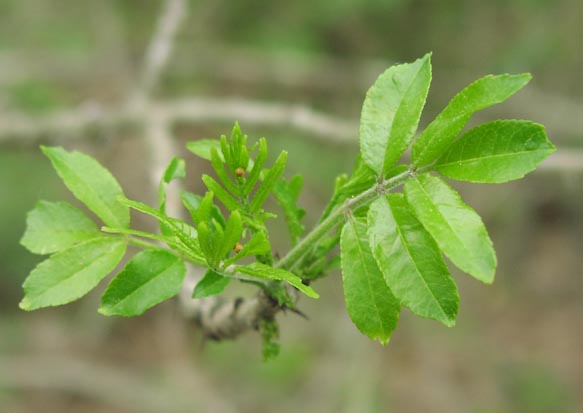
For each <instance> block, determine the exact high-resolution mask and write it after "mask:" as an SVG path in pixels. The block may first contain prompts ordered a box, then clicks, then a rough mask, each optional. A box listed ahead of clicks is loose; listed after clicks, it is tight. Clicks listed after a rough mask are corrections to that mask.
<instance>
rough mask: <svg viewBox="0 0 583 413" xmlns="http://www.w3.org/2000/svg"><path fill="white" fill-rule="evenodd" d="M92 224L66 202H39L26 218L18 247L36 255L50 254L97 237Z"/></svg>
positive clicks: (97, 230) (97, 234)
mask: <svg viewBox="0 0 583 413" xmlns="http://www.w3.org/2000/svg"><path fill="white" fill-rule="evenodd" d="M99 236H100V233H99V229H98V228H97V226H96V225H95V223H94V222H93V221H91V220H90V219H89V218H87V216H86V215H85V214H84V213H83V212H82V211H80V210H79V209H77V208H75V207H74V206H73V205H71V204H68V203H66V202H48V201H39V202H38V203H37V204H36V206H35V208H34V209H33V210H32V211H30V212H29V213H28V215H27V216H26V231H25V233H24V236H23V237H22V239H21V240H20V243H21V244H22V245H23V246H24V247H26V248H27V249H28V250H29V251H30V252H33V253H35V254H41V255H44V254H51V253H53V252H57V251H62V250H64V249H67V248H69V247H70V246H72V245H75V244H78V243H80V242H82V241H86V240H88V239H91V238H96V237H99Z"/></svg>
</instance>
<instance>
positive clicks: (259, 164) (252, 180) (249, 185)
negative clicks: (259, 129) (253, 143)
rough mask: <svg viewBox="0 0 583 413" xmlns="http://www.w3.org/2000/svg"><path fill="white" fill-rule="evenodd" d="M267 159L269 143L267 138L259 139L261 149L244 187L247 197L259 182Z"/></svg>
mask: <svg viewBox="0 0 583 413" xmlns="http://www.w3.org/2000/svg"><path fill="white" fill-rule="evenodd" d="M266 159H267V141H266V140H265V138H261V139H259V149H258V151H257V157H256V158H255V163H254V164H253V167H252V168H251V172H249V177H248V178H247V180H246V181H245V185H244V186H243V192H244V194H245V196H247V195H249V194H250V193H251V191H253V188H254V187H255V184H256V183H257V181H258V180H259V176H260V175H261V170H262V169H263V165H264V164H265V160H266Z"/></svg>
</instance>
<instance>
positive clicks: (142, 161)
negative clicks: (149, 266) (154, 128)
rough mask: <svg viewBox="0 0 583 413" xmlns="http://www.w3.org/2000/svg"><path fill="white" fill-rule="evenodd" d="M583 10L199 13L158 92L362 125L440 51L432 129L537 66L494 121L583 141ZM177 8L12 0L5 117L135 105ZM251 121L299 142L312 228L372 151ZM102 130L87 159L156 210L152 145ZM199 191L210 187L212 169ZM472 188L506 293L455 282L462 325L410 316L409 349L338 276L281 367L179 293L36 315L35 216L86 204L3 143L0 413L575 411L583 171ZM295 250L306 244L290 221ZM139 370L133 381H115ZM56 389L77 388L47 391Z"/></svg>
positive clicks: (148, 1) (184, 130) (331, 7)
mask: <svg viewBox="0 0 583 413" xmlns="http://www.w3.org/2000/svg"><path fill="white" fill-rule="evenodd" d="M579 3H580V2H578V1H577V0H560V1H551V0H537V1H526V0H513V1H490V2H482V1H477V0H473V1H461V0H458V1H450V2H420V1H410V0H392V1H380V0H367V1H356V0H345V1H335V0H325V1H319V2H309V1H296V2H283V1H272V2H269V3H267V2H259V1H240V2H227V1H212V2H211V1H191V2H190V9H191V11H190V17H189V18H188V21H187V22H186V24H185V26H184V28H183V29H182V30H181V31H180V33H179V37H178V39H177V49H176V51H175V54H174V57H173V59H172V61H171V63H170V67H169V68H168V71H167V72H166V74H165V76H164V79H163V83H162V87H161V89H160V90H159V92H158V94H157V95H158V96H159V97H161V98H168V99H170V98H176V97H188V96H193V95H194V96H243V97H246V98H257V99H264V100H268V101H271V100H272V101H276V102H277V101H284V102H292V103H294V102H297V103H305V104H307V105H309V106H311V107H314V108H316V109H319V110H322V111H325V112H327V113H333V114H335V115H337V116H338V117H340V118H349V119H355V120H356V119H357V118H358V116H359V110H360V107H361V105H362V100H363V97H364V93H365V91H366V89H367V88H368V86H369V85H370V84H371V83H372V81H374V79H375V78H376V76H377V75H378V74H379V73H380V72H381V71H382V70H384V69H385V68H386V67H387V66H389V65H390V64H391V63H393V62H397V61H399V62H403V61H412V60H414V59H415V58H417V57H419V56H422V55H423V54H425V53H426V52H427V51H429V50H431V51H433V68H434V70H433V71H434V73H433V83H432V89H431V92H430V95H429V99H428V106H427V107H426V110H425V113H424V115H423V117H422V119H421V127H422V128H423V127H424V126H425V125H426V123H427V121H428V120H430V119H432V118H433V116H434V115H435V114H436V113H438V112H439V110H440V109H441V108H442V107H443V106H444V105H445V103H446V102H447V101H448V100H449V98H451V96H452V95H453V94H454V93H455V92H457V91H458V90H460V89H461V88H462V87H463V86H465V85H466V84H467V83H468V82H469V81H472V80H474V79H476V78H478V77H480V76H482V75H484V74H487V73H498V72H511V73H519V72H531V73H532V74H533V81H532V82H531V84H530V85H529V86H528V87H527V90H525V91H523V92H521V93H520V94H518V95H517V96H516V97H515V98H513V99H512V100H511V101H509V102H507V103H505V104H502V105H500V106H499V107H496V108H493V109H489V110H486V111H484V113H483V114H481V115H480V116H479V117H478V118H477V119H476V120H475V123H478V122H480V123H482V122H484V121H488V120H491V119H495V118H498V117H503V118H524V119H532V120H534V121H536V122H538V123H541V124H544V125H545V126H547V130H548V133H549V136H550V137H551V139H552V140H553V142H554V143H555V144H556V145H557V147H558V148H559V152H561V151H562V150H565V151H566V150H568V149H569V148H573V149H581V147H582V146H583V145H582V143H583V132H581V131H583V125H582V119H583V118H582V117H581V116H580V113H581V112H580V110H578V108H581V105H582V103H581V102H582V100H583V84H582V83H581V77H580V73H581V72H582V62H583V53H582V48H581V47H582V46H581V39H582V38H583V33H582V30H583V29H582V28H581V25H580V21H581V15H582V13H583V12H582V10H581V8H582V6H581V5H580V4H579ZM159 10H160V2H159V1H154V0H144V1H140V2H137V1H131V0H124V1H118V0H104V1H88V0H86V1H72V0H52V1H46V2H39V1H34V0H2V1H0V126H1V123H2V112H16V111H20V112H25V113H28V114H32V115H35V116H41V115H43V114H50V113H52V112H53V111H56V110H59V109H65V108H69V107H74V106H77V105H80V104H91V102H98V103H101V104H104V105H107V104H111V103H115V102H117V101H119V100H120V99H122V98H123V97H124V96H125V93H127V91H128V90H130V88H131V85H132V81H133V79H134V78H135V74H136V73H137V72H138V70H139V67H140V61H141V56H142V54H143V51H144V49H145V47H146V45H147V43H148V41H149V39H150V36H151V33H152V30H153V28H154V24H155V22H156V17H157V15H158V13H159ZM565 102H566V103H565ZM233 120H235V119H233ZM231 124H232V122H231V121H229V122H227V123H224V124H222V123H215V122H207V123H197V124H196V125H187V124H184V125H179V127H177V128H176V130H175V133H176V135H177V136H178V137H179V141H180V142H181V143H184V142H186V141H188V140H192V139H194V138H201V137H215V136H217V135H218V134H220V133H225V132H227V131H228V129H229V128H230V126H231ZM242 126H243V128H244V130H245V132H246V133H248V134H249V135H251V136H254V137H259V136H267V137H268V138H269V144H270V148H271V150H270V152H271V153H272V154H277V153H279V151H280V150H282V149H285V150H287V151H288V153H289V157H288V162H287V164H288V176H292V175H293V173H295V172H299V173H302V174H304V175H305V182H304V187H305V190H304V192H305V193H304V194H303V196H302V199H300V205H301V206H302V207H303V208H304V209H306V210H307V211H308V215H307V217H306V221H307V224H308V225H310V224H312V223H313V222H314V221H315V220H316V219H317V218H318V217H317V213H318V212H319V211H320V210H321V208H322V207H323V203H324V202H325V201H326V200H327V199H328V198H329V196H330V194H331V191H332V188H333V179H334V177H335V176H336V175H337V174H338V173H341V172H344V171H350V169H351V167H352V159H353V158H354V155H355V154H356V151H357V148H356V145H357V139H356V136H357V131H356V130H355V139H354V144H352V145H350V144H342V145H338V144H331V143H327V142H323V141H320V140H318V139H317V138H315V137H313V136H307V135H306V134H304V133H299V132H297V131H295V130H291V129H289V128H287V127H286V128H275V127H269V128H268V127H257V126H253V125H245V124H243V125H242ZM92 133H93V136H92V138H93V140H92V141H89V142H85V143H81V142H78V143H75V148H76V149H80V150H84V151H86V152H88V153H91V154H92V155H93V156H95V157H96V158H98V159H99V160H100V161H101V162H102V163H104V164H105V165H107V166H108V168H110V169H111V170H112V172H113V173H114V174H115V175H116V176H117V177H118V178H119V180H120V181H121V183H122V185H123V187H124V188H127V192H128V193H127V195H128V196H129V197H131V198H133V199H138V200H141V201H144V202H151V201H153V200H155V199H156V188H154V187H153V186H150V184H149V183H148V182H147V178H146V172H145V171H147V159H148V154H147V151H146V150H145V149H144V148H143V146H142V144H141V141H140V136H139V135H137V134H135V133H127V132H124V131H107V130H106V131H93V132H92ZM0 144H1V143H0ZM182 156H184V157H188V156H189V155H188V154H187V152H186V151H185V152H184V153H182ZM189 160H190V161H193V162H191V164H190V166H189V167H188V168H189V170H188V171H187V172H188V176H190V177H196V176H200V174H201V173H207V172H208V171H209V170H208V169H203V168H207V164H206V163H202V162H201V163H197V162H196V161H195V158H193V157H191V158H189ZM273 160H274V159H270V160H269V162H273ZM315 166H317V169H316V168H315ZM187 186H188V189H190V190H193V191H196V192H200V191H201V190H202V183H201V182H200V180H199V179H191V180H189V181H188V182H187ZM456 187H457V188H458V189H461V190H462V191H463V193H464V199H465V200H466V202H468V204H470V205H472V206H473V207H474V208H475V209H476V210H477V211H478V212H479V213H480V214H481V215H482V216H483V218H484V221H485V223H486V225H487V227H488V229H489V232H490V235H491V237H492V239H493V242H494V245H495V247H496V250H497V252H498V259H499V264H498V271H497V275H496V281H495V282H494V284H493V285H492V286H490V287H484V286H483V285H481V284H480V283H478V282H476V281H474V280H472V279H469V277H463V278H462V277H457V279H458V280H459V289H460V293H461V296H462V301H461V311H460V317H459V319H458V322H457V327H456V328H455V329H454V330H451V329H445V328H441V327H440V326H438V325H436V323H431V322H429V321H426V320H421V319H417V318H415V317H412V316H411V315H410V314H404V315H403V316H404V318H408V319H407V322H404V323H401V326H400V329H399V334H398V335H397V336H395V337H394V338H393V339H392V340H391V345H390V347H389V348H388V349H386V348H384V347H381V346H379V345H378V344H375V343H373V342H370V341H369V340H368V339H366V338H365V337H363V336H361V335H360V334H359V333H358V332H357V331H356V330H355V329H354V328H353V326H352V325H351V323H350V320H349V319H348V316H347V314H346V311H345V310H344V303H343V296H342V289H341V284H340V280H339V279H338V278H336V279H335V278H334V277H330V279H326V280H324V281H322V282H321V283H320V282H319V283H318V292H319V293H320V294H321V296H322V297H321V298H320V300H319V301H318V302H309V301H308V300H302V302H301V309H302V310H303V311H304V312H306V313H307V314H309V316H310V321H309V322H306V321H304V320H302V319H300V318H297V317H294V316H292V315H287V316H284V317H281V318H280V319H281V321H282V325H283V328H282V331H281V335H282V337H281V341H282V344H283V351H282V353H281V355H280V357H279V359H277V360H276V361H274V362H271V363H269V364H262V363H261V362H260V358H261V356H260V354H259V351H258V349H259V347H260V344H259V343H260V340H261V337H259V336H255V335H248V336H245V337H244V338H242V339H241V340H238V341H237V342H236V343H222V344H218V345H217V344H214V343H206V345H205V346H204V349H203V350H201V345H200V342H199V339H198V337H197V336H196V334H194V333H193V332H192V330H191V329H190V328H189V326H188V325H185V324H184V323H183V322H182V321H181V319H180V317H179V316H178V315H177V314H176V313H175V309H174V307H173V306H172V304H171V303H169V304H166V305H163V306H161V307H160V308H157V309H155V310H152V311H151V312H150V313H148V314H147V315H145V316H144V317H143V318H140V319H133V320H118V319H106V318H105V317H102V316H100V315H98V314H97V313H96V312H95V308H96V307H97V304H98V299H99V295H98V294H96V295H95V296H92V297H93V298H89V299H88V300H87V302H85V303H83V302H80V303H78V304H74V305H71V306H68V307H64V308H62V309H58V310H57V309H49V310H43V311H40V312H38V313H34V314H32V313H29V314H24V313H22V312H21V311H20V310H19V309H18V307H17V303H18V301H19V300H20V299H21V294H22V293H21V287H20V284H21V283H22V281H23V279H24V276H25V275H26V274H27V273H28V272H29V271H30V269H31V268H33V267H34V265H35V263H36V262H35V261H34V259H35V258H34V257H33V256H31V255H30V254H28V253H27V252H26V251H25V250H24V249H23V248H22V247H21V246H19V245H18V239H19V238H20V236H21V235H22V232H23V230H24V222H25V219H24V214H25V212H26V211H27V210H29V209H31V208H32V206H33V205H34V204H35V203H36V201H37V200H39V199H49V200H52V201H55V200H59V199H66V200H68V201H70V202H73V203H75V201H73V200H72V198H71V197H70V195H68V194H67V192H66V190H65V189H64V187H63V186H62V185H61V184H60V182H59V180H58V179H57V177H56V176H55V174H54V173H53V172H52V170H51V168H50V165H49V162H48V161H46V159H45V158H44V157H42V155H41V154H40V151H38V150H35V151H31V150H30V148H26V147H25V146H24V145H19V143H18V142H16V143H14V142H12V143H11V144H9V145H7V144H3V145H2V146H0V229H1V230H2V233H1V235H0V263H2V266H1V268H0V411H2V409H4V410H6V411H7V412H11V413H12V412H16V413H20V412H22V413H26V412H36V411H40V410H42V411H43V412H68V411H71V412H111V411H120V412H142V411H150V410H151V411H159V409H158V410H156V406H157V405H156V400H158V401H159V402H160V403H161V404H162V405H164V403H166V404H167V406H168V410H169V411H177V412H183V411H184V412H186V411H207V410H209V406H211V407H214V408H213V409H212V410H213V411H218V412H221V411H225V412H227V411H241V412H257V411H274V410H277V411H281V412H295V411H298V410H299V409H301V410H303V411H306V412H337V411H346V412H354V411H359V412H360V411H362V412H391V411H395V412H399V411H407V412H442V411H448V412H468V411H469V412H492V411H496V412H526V413H530V412H533V413H538V412H541V413H542V412H549V411H557V412H575V411H577V409H578V407H579V406H580V405H581V403H582V400H581V399H580V397H581V396H580V395H578V393H577V391H578V389H580V388H581V385H582V377H581V364H580V357H581V347H582V344H583V343H582V337H581V334H580V328H578V326H579V325H580V318H581V315H582V314H583V304H582V303H583V296H582V291H583V289H582V288H581V277H580V272H581V264H582V263H581V257H580V251H581V247H582V242H583V240H582V235H581V234H582V233H583V219H582V215H581V211H582V210H583V193H582V190H581V188H582V176H581V170H580V169H578V170H576V171H571V172H547V173H544V172H537V173H534V174H533V175H531V176H529V177H527V178H526V179H525V180H523V181H519V182H515V183H509V184H505V185H504V186H498V187H496V188H494V187H492V188H490V187H487V186H486V187H484V186H475V185H456ZM76 205H78V204H76ZM141 225H142V226H143V227H144V228H147V225H149V223H148V222H146V221H143V222H141ZM148 229H150V230H151V229H153V228H151V227H150V228H148ZM273 232H274V233H276V231H275V228H274V229H273ZM276 245H278V248H279V249H280V250H281V251H284V250H285V249H287V247H288V241H287V239H286V237H285V234H284V229H283V228H282V232H281V234H280V237H279V239H278V240H276ZM455 275H456V274H455V273H454V276H455ZM238 293H241V294H245V291H240V292H238ZM92 300H93V301H92ZM577 360H579V362H578V363H577ZM80 377H82V378H83V379H84V380H80ZM116 380H117V381H116ZM120 380H121V383H123V384H124V385H112V384H111V383H114V384H115V383H120ZM124 380H125V381H124ZM84 381H86V382H87V384H84ZM43 383H45V384H46V383H53V384H54V383H57V384H59V385H58V386H57V385H54V386H53V387H50V388H49V389H48V390H47V389H46V387H45V386H43ZM128 389H129V390H128ZM152 389H155V390H156V391H155V392H154V391H152ZM225 389H228V390H225ZM152 394H156V397H158V399H156V400H154V399H155V397H154V396H152ZM144 400H146V401H144ZM160 400H161V401H160ZM148 409H150V410H148Z"/></svg>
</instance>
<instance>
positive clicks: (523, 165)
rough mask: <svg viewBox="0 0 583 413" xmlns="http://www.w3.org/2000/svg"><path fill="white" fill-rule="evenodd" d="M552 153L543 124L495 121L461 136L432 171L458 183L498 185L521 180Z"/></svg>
mask: <svg viewBox="0 0 583 413" xmlns="http://www.w3.org/2000/svg"><path fill="white" fill-rule="evenodd" d="M555 150H556V148H555V147H554V146H553V144H552V143H551V142H550V141H549V140H548V138H547V134H546V132H545V129H544V127H543V126H542V125H539V124H536V123H532V122H530V121H526V120H498V121H494V122H489V123H485V124H483V125H480V126H478V127H475V128H473V129H470V130H469V131H467V132H466V133H464V134H463V135H462V136H461V137H460V139H458V140H457V141H455V142H454V143H453V144H452V145H451V146H450V147H449V149H448V150H447V152H445V153H444V154H443V156H442V157H441V158H439V159H438V161H437V163H436V164H435V167H434V168H435V170H436V171H438V172H439V173H440V174H442V175H444V176H447V177H448V178H452V179H457V180H460V181H469V182H483V183H501V182H507V181H511V180H513V179H520V178H522V177H523V176H524V175H526V174H527V173H529V172H531V171H533V170H534V169H535V168H536V167H537V165H538V164H539V163H541V162H542V161H543V160H544V159H545V158H546V157H547V156H549V155H550V154H551V153H553V152H554V151H555Z"/></svg>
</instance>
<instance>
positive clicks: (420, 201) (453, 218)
mask: <svg viewBox="0 0 583 413" xmlns="http://www.w3.org/2000/svg"><path fill="white" fill-rule="evenodd" d="M405 196H406V198H407V203H408V204H409V205H410V206H411V208H412V209H413V212H414V213H415V215H416V217H417V219H419V221H420V222H421V223H422V224H423V226H424V227H425V229H426V230H427V231H428V232H429V233H430V234H431V236H432V237H433V239H434V240H435V241H436V242H437V245H439V248H441V250H442V251H443V252H444V253H445V255H447V256H448V257H449V259H450V260H451V261H452V262H453V263H454V264H455V265H457V266H458V267H459V268H460V269H462V270H464V271H465V272H467V273H468V274H471V275H473V276H474V277H476V278H477V279H478V280H480V281H483V282H485V283H487V284H490V283H491V282H492V281H494V273H495V271H496V253H495V252H494V247H493V246H492V241H491V240H490V237H489V236H488V232H487V231H486V227H485V226H484V223H483V222H482V219H481V218H480V216H479V215H478V214H477V213H476V212H475V211H474V210H473V209H472V208H470V207H469V206H468V205H466V204H465V203H464V202H463V201H462V199H461V197H460V195H459V194H458V193H457V192H456V191H455V190H454V189H453V188H451V187H450V186H449V185H447V184H446V183H445V182H443V181H442V180H441V179H439V178H437V177H434V176H431V175H428V174H423V175H421V176H419V177H418V178H416V179H412V180H410V181H408V182H407V183H406V184H405Z"/></svg>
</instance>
